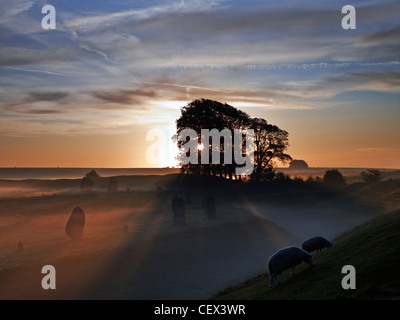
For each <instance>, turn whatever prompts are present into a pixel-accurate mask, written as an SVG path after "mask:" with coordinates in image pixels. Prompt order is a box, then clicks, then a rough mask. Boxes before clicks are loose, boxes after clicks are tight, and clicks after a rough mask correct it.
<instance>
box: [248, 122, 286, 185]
mask: <svg viewBox="0 0 400 320" xmlns="http://www.w3.org/2000/svg"><path fill="white" fill-rule="evenodd" d="M250 127H251V128H252V129H254V149H255V150H254V171H253V173H252V174H251V175H250V179H251V180H252V181H256V182H259V181H266V180H272V179H273V178H274V170H273V165H272V160H274V159H275V160H280V161H281V162H287V161H290V160H292V157H291V156H289V155H288V154H286V153H285V151H286V149H287V147H288V146H289V141H288V135H289V134H288V133H287V132H286V131H284V130H281V129H279V128H278V127H277V126H274V125H271V124H268V122H267V121H266V120H264V119H260V118H252V119H251V120H250Z"/></svg>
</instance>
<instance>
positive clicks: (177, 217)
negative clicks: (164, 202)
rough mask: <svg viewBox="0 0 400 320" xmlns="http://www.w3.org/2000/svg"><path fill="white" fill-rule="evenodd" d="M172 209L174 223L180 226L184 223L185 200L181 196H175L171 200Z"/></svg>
mask: <svg viewBox="0 0 400 320" xmlns="http://www.w3.org/2000/svg"><path fill="white" fill-rule="evenodd" d="M172 211H173V212H174V225H175V226H182V225H185V224H186V219H185V214H186V209H185V200H184V199H183V198H182V197H178V196H175V197H174V199H173V200H172Z"/></svg>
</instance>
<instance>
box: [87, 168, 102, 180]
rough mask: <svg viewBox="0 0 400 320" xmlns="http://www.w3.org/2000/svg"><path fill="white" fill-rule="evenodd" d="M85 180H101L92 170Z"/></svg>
mask: <svg viewBox="0 0 400 320" xmlns="http://www.w3.org/2000/svg"><path fill="white" fill-rule="evenodd" d="M85 178H88V179H92V180H96V179H99V178H100V176H99V174H98V173H97V172H96V171H94V170H92V171H90V172H88V173H86V175H85Z"/></svg>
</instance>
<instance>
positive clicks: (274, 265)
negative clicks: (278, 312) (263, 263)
mask: <svg viewBox="0 0 400 320" xmlns="http://www.w3.org/2000/svg"><path fill="white" fill-rule="evenodd" d="M312 257H313V255H312V254H309V253H308V252H307V251H304V250H303V249H301V248H299V247H295V246H292V247H287V248H283V249H280V250H278V251H277V252H275V253H274V254H273V255H272V256H271V257H270V258H269V260H268V273H269V275H270V281H269V287H270V288H272V287H273V285H272V282H273V280H274V278H275V279H276V281H277V282H278V283H280V281H279V279H278V275H279V274H281V273H282V271H284V270H286V269H288V268H290V267H291V268H292V276H293V275H294V269H295V267H296V266H297V265H299V264H300V263H302V262H303V261H305V262H307V263H308V264H309V265H310V266H312Z"/></svg>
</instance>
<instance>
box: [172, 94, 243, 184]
mask: <svg viewBox="0 0 400 320" xmlns="http://www.w3.org/2000/svg"><path fill="white" fill-rule="evenodd" d="M248 122H249V115H248V114H247V113H245V112H243V111H240V110H238V109H236V108H234V107H232V106H230V105H228V104H226V103H225V104H223V103H221V102H218V101H213V100H207V99H199V100H194V101H192V102H190V103H189V104H187V105H186V106H185V107H183V108H181V116H180V118H179V119H178V120H177V121H176V126H177V132H178V133H179V131H181V130H183V129H193V130H195V131H196V132H197V136H198V141H199V142H201V129H210V130H211V129H217V130H219V131H221V130H223V129H229V130H231V131H232V132H233V130H234V129H242V130H243V129H245V128H246V127H247V126H248ZM177 143H178V148H181V146H182V145H183V144H185V143H186V141H177ZM209 145H210V152H209V157H210V158H209V164H201V161H200V157H201V154H200V152H199V154H198V157H199V164H197V165H196V164H191V163H189V164H185V165H182V166H181V171H182V172H183V173H190V174H196V175H208V176H209V175H215V176H223V177H227V176H229V178H230V179H232V177H233V174H234V169H235V164H234V163H233V164H223V163H221V164H212V161H211V155H212V152H211V151H212V150H211V147H212V144H211V139H210V141H209ZM232 147H233V146H232ZM219 151H220V156H221V158H223V157H224V154H225V152H232V150H224V148H223V144H220V150H219Z"/></svg>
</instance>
